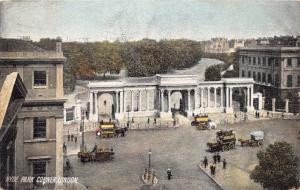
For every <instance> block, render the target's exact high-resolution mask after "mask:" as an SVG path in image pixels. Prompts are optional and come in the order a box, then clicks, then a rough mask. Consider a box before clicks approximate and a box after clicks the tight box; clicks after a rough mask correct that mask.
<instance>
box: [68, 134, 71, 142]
mask: <svg viewBox="0 0 300 190" xmlns="http://www.w3.org/2000/svg"><path fill="white" fill-rule="evenodd" d="M70 137H71V136H70V134H68V142H70Z"/></svg>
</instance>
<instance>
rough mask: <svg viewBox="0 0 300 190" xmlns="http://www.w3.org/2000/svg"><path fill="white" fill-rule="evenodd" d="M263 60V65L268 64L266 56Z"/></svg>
mask: <svg viewBox="0 0 300 190" xmlns="http://www.w3.org/2000/svg"><path fill="white" fill-rule="evenodd" d="M262 62H263V66H266V58H265V57H263V60H262Z"/></svg>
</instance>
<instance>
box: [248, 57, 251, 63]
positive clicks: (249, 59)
mask: <svg viewBox="0 0 300 190" xmlns="http://www.w3.org/2000/svg"><path fill="white" fill-rule="evenodd" d="M248 62H249V65H251V57H248Z"/></svg>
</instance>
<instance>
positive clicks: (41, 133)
mask: <svg viewBox="0 0 300 190" xmlns="http://www.w3.org/2000/svg"><path fill="white" fill-rule="evenodd" d="M33 138H46V118H39V117H36V118H34V119H33Z"/></svg>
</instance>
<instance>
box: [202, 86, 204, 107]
mask: <svg viewBox="0 0 300 190" xmlns="http://www.w3.org/2000/svg"><path fill="white" fill-rule="evenodd" d="M203 90H204V88H201V107H202V108H203V107H204V106H203V105H204V98H203Z"/></svg>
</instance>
